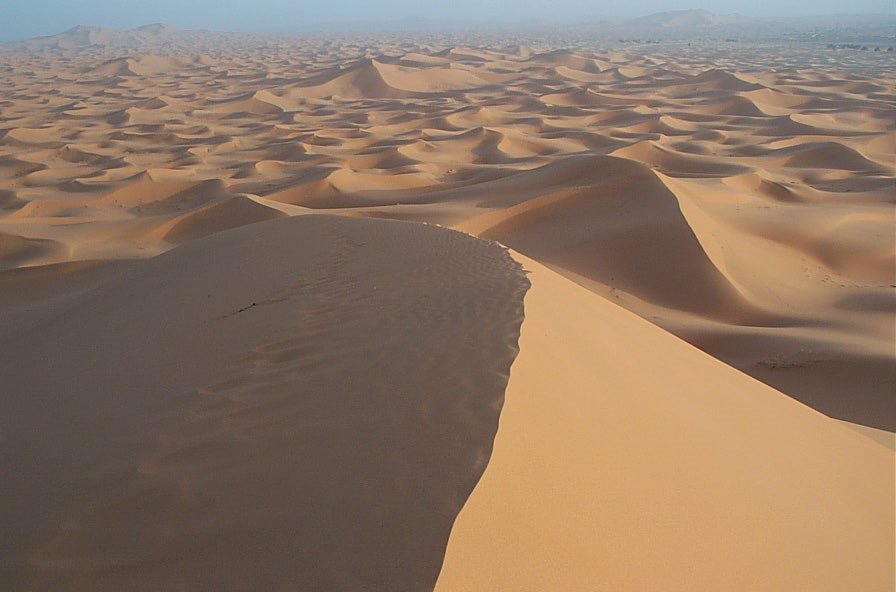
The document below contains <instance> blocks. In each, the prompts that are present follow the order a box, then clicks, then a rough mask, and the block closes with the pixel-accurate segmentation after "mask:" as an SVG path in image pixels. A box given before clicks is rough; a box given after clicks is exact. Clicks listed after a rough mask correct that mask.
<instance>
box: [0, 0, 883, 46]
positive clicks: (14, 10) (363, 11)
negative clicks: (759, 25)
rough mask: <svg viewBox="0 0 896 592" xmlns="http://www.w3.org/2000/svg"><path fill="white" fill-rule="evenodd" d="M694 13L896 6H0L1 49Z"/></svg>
mask: <svg viewBox="0 0 896 592" xmlns="http://www.w3.org/2000/svg"><path fill="white" fill-rule="evenodd" d="M692 8H702V9H706V10H710V11H712V12H716V13H719V14H731V13H739V14H743V15H746V16H788V17H790V16H800V15H824V14H838V13H844V12H849V13H853V14H858V13H890V14H892V13H894V12H896V0H851V1H850V2H843V0H715V1H711V2H708V1H702V2H701V1H700V0H690V1H688V0H685V1H679V0H665V1H662V0H626V1H624V2H620V1H619V0H326V1H322V0H0V13H2V18H0V41H14V40H18V39H25V38H28V37H36V36H40V35H52V34H55V33H59V32H61V31H64V30H66V29H70V28H71V27H74V26H75V25H95V26H103V27H115V28H120V29H126V28H131V27H138V26H140V25H145V24H149V23H156V22H161V23H166V24H170V25H174V26H176V27H180V28H184V29H214V30H227V31H262V32H274V31H277V32H282V31H286V30H290V29H296V30H299V29H307V28H314V27H315V26H338V25H339V24H356V23H359V22H372V23H375V22H385V21H393V20H397V19H402V18H425V19H431V20H435V21H445V20H451V21H467V20H476V21H485V22H520V21H539V20H546V19H547V20H551V21H573V20H574V21H581V20H599V19H601V18H621V17H635V16H643V15H647V14H652V13H654V12H661V11H667V10H683V9H692Z"/></svg>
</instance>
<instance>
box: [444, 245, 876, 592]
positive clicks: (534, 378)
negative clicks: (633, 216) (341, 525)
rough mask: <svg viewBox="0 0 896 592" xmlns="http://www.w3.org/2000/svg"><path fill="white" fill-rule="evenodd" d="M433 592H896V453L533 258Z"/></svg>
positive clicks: (517, 256)
mask: <svg viewBox="0 0 896 592" xmlns="http://www.w3.org/2000/svg"><path fill="white" fill-rule="evenodd" d="M514 257H515V258H517V260H519V261H521V262H522V263H523V265H524V266H525V268H526V269H527V270H528V272H529V278H530V280H531V283H532V286H531V288H530V290H529V292H528V293H527V295H526V298H525V306H526V318H525V321H524V323H523V326H522V330H521V335H520V353H519V355H518V356H517V359H516V361H515V362H514V365H513V367H512V369H511V375H510V380H509V383H508V387H507V391H506V398H505V406H504V408H503V410H502V413H501V419H500V427H499V430H498V435H497V437H496V440H495V444H494V450H493V454H492V457H491V461H490V462H489V466H488V468H487V469H486V471H485V473H484V474H483V477H482V479H481V480H480V481H479V483H478V485H477V486H476V488H475V490H474V491H473V493H472V495H471V496H470V498H469V500H468V501H467V504H466V505H465V506H464V508H463V510H462V511H461V512H460V514H459V515H458V518H457V520H456V522H455V524H454V528H453V530H452V533H451V537H450V539H449V542H448V549H447V552H446V555H445V561H444V564H443V567H442V571H441V574H440V576H439V580H438V583H437V585H436V588H435V589H436V590H437V591H440V592H465V591H470V592H473V591H479V590H516V591H526V590H532V591H543V590H565V591H571V592H572V591H579V590H581V591H595V590H614V591H616V590H781V591H791V590H831V591H838V590H847V589H853V590H869V591H870V590H877V591H884V590H891V589H892V587H893V583H894V582H893V578H894V572H893V557H894V542H893V538H892V525H893V514H894V508H893V494H894V491H893V489H894V485H893V484H894V480H893V475H894V472H893V471H894V463H893V454H892V452H890V451H889V450H888V449H887V448H886V447H885V446H883V445H881V444H880V443H876V442H874V441H872V440H871V439H869V438H866V437H865V436H863V435H862V434H859V433H858V432H855V431H853V430H852V429H850V428H848V427H846V426H843V425H841V424H840V423H839V422H836V421H835V420H831V419H829V418H827V417H825V416H823V415H821V414H819V413H817V412H815V411H813V410H811V409H810V408H808V407H805V406H803V405H802V404H800V403H797V402H796V401H794V400H792V399H790V398H788V397H787V396H785V395H783V394H781V393H779V392H777V391H775V390H773V389H771V388H769V387H766V386H764V385H762V384H761V383H759V382H757V381H755V380H753V379H751V378H749V377H747V376H746V375H743V374H741V373H740V372H738V371H736V370H734V369H732V368H730V367H728V366H725V365H724V364H722V363H721V362H718V361H717V360H715V359H713V358H711V357H709V356H708V355H706V354H703V353H702V352H700V351H698V350H697V349H695V348H693V347H691V346H689V345H687V344H686V343H684V342H682V341H680V340H679V339H677V338H675V337H673V336H672V335H670V334H668V333H665V332H664V331H662V330H661V329H658V328H657V327H655V326H653V325H650V324H649V323H647V322H646V321H644V320H642V319H640V318H639V317H637V316H635V315H634V314H632V313H630V312H628V311H625V310H623V309H621V308H619V307H617V306H615V305H613V304H611V303H609V302H608V301H605V300H604V299H602V298H599V297H596V296H595V295H594V294H592V293H590V292H588V291H587V290H585V289H583V288H581V287H579V286H576V285H575V284H572V283H571V282H569V281H568V280H566V279H564V278H561V277H560V276H558V275H556V274H555V273H554V272H552V271H549V270H547V269H546V268H544V267H542V266H541V265H539V264H537V263H535V262H534V261H532V260H530V259H527V258H525V257H523V256H521V255H518V254H514Z"/></svg>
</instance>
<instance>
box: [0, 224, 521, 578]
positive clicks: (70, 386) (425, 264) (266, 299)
mask: <svg viewBox="0 0 896 592" xmlns="http://www.w3.org/2000/svg"><path fill="white" fill-rule="evenodd" d="M110 269H111V270H112V271H114V272H117V273H110V274H108V275H107V276H106V277H105V279H103V278H102V277H99V278H97V277H96V275H97V274H99V275H100V276H102V270H103V268H102V266H100V267H94V268H93V272H92V273H93V276H92V278H91V279H90V280H89V281H88V280H87V279H83V280H81V281H78V282H71V284H70V285H71V290H72V293H71V294H69V295H68V297H67V298H60V297H59V296H58V292H54V291H52V290H51V292H50V293H54V294H57V295H56V296H54V297H46V298H43V299H41V298H40V295H41V294H42V293H44V294H45V293H47V292H46V290H47V289H48V288H47V286H49V285H51V284H53V283H54V280H53V279H52V278H50V277H47V275H48V274H50V275H52V274H51V271H53V270H52V269H46V268H45V269H42V270H39V271H40V273H38V271H27V270H25V271H16V272H8V273H10V274H13V277H12V278H11V279H10V278H6V280H8V281H5V282H4V284H3V285H4V286H7V287H8V286H10V285H12V286H13V287H14V286H15V282H16V281H18V282H19V285H20V286H22V289H28V290H30V291H31V294H32V298H29V299H28V300H27V301H25V302H20V303H18V304H17V303H16V302H15V300H13V301H12V302H10V303H7V304H8V306H6V307H5V308H4V311H3V316H2V317H0V327H7V329H5V330H4V331H3V332H2V333H0V346H2V347H3V349H4V350H5V351H11V350H14V351H16V352H17V355H16V356H15V357H14V358H10V357H4V358H3V359H2V361H0V375H2V376H3V381H4V391H5V394H4V397H3V398H2V400H0V433H2V434H3V442H4V454H3V455H2V460H0V474H3V475H12V474H18V475H29V477H28V478H27V479H14V480H11V481H10V480H6V482H5V483H4V493H3V498H4V503H3V504H0V523H2V524H3V525H4V527H3V529H2V530H0V555H2V557H3V562H2V564H0V581H3V582H4V583H5V587H6V589H8V590H29V591H34V590H62V589H66V590H211V589H227V590H258V589H266V590H295V589H303V590H430V589H432V586H433V585H434V582H435V578H436V577H437V575H438V570H439V567H440V565H441V562H442V557H443V553H444V548H445V544H446V541H447V537H448V533H449V530H450V528H451V525H452V523H453V521H454V518H455V516H456V514H457V512H458V511H459V510H460V508H461V506H462V505H463V503H464V502H465V500H466V498H467V496H468V494H469V492H470V491H471V490H472V488H473V486H474V485H475V483H476V481H477V480H478V478H479V476H480V475H481V473H482V471H483V470H484V468H485V466H486V463H487V462H488V458H489V455H490V452H491V445H492V441H493V437H494V434H495V430H496V428H497V421H498V413H499V411H500V409H501V406H502V402H503V396H504V388H505V385H506V381H507V377H508V372H509V367H510V364H511V362H512V360H513V358H514V356H515V355H516V352H517V349H516V348H517V346H516V343H517V337H518V331H519V326H520V323H521V321H522V312H523V311H522V298H523V295H524V293H525V291H526V290H527V288H528V281H527V280H526V278H525V276H524V275H523V273H522V270H521V268H520V266H519V264H517V263H516V262H515V261H513V260H512V259H511V258H510V256H509V255H508V254H507V252H506V251H505V250H504V249H502V248H501V247H499V246H498V245H496V244H494V243H491V242H488V241H484V240H481V239H477V238H473V237H470V236H468V235H464V234H461V233H458V232H455V231H450V230H446V229H441V228H437V227H434V226H426V225H423V224H411V223H404V222H395V221H380V220H356V219H348V218H334V217H327V216H302V217H296V218H287V219H280V220H272V221H267V222H261V223H258V224H254V225H251V226H246V227H243V228H240V229H236V230H231V231H227V232H222V233H219V234H216V235H214V236H212V237H207V238H204V239H197V240H195V241H192V242H190V243H189V244H187V245H183V246H181V247H179V248H177V249H174V250H171V251H169V252H167V253H165V254H163V255H160V256H158V257H155V258H153V259H149V260H144V261H136V262H131V263H128V264H123V263H118V264H115V266H113V267H112V268H110ZM55 271H56V272H58V273H59V274H65V273H67V270H66V269H65V266H57V267H56V269H55ZM82 277H84V278H87V276H86V275H85V276H82ZM57 284H58V282H57ZM57 287H58V286H57ZM10 319H15V322H14V323H13V322H10V323H9V324H7V321H9V320H10ZM51 434H52V437H48V436H49V435H51ZM136 533H139V535H137V534H136Z"/></svg>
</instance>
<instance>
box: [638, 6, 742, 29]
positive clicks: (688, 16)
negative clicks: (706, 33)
mask: <svg viewBox="0 0 896 592" xmlns="http://www.w3.org/2000/svg"><path fill="white" fill-rule="evenodd" d="M754 22H755V21H754V20H753V19H750V18H748V17H745V16H741V15H736V14H733V15H728V14H715V13H713V12H709V11H708V10H673V11H670V12H658V13H656V14H651V15H648V16H643V17H640V18H636V19H632V20H630V21H628V23H627V24H628V25H630V26H633V27H660V28H692V29H699V28H707V27H719V26H731V25H746V24H751V23H754Z"/></svg>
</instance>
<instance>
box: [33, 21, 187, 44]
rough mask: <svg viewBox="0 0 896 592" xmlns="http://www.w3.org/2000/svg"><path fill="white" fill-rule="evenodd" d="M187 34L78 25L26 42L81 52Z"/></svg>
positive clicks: (160, 28)
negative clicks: (79, 50) (82, 49)
mask: <svg viewBox="0 0 896 592" xmlns="http://www.w3.org/2000/svg"><path fill="white" fill-rule="evenodd" d="M184 33H185V32H184V31H181V30H180V29H177V28H176V27H172V26H170V25H163V24H161V23H153V24H151V25H144V26H142V27H137V28H135V29H128V30H125V31H120V30H118V29H109V28H106V27H90V26H86V25H78V26H77V27H72V28H71V29H69V30H67V31H63V32H62V33H58V34H56V35H49V36H47V37H35V38H34V39H29V40H27V41H25V42H23V43H24V45H26V46H27V47H29V48H58V49H81V48H88V47H109V46H138V45H143V44H145V43H159V42H164V41H165V40H169V39H173V38H176V37H178V36H180V35H183V34H184Z"/></svg>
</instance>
